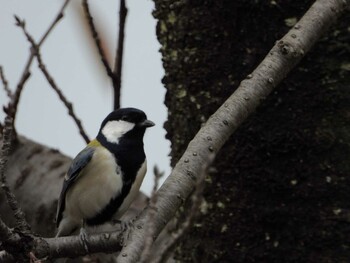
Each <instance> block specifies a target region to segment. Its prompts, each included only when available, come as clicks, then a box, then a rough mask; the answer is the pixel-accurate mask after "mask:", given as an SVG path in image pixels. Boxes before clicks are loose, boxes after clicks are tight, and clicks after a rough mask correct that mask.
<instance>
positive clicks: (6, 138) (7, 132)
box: [0, 116, 30, 233]
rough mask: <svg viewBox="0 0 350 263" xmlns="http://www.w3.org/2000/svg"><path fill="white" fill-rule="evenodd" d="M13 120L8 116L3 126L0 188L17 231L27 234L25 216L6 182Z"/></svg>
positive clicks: (28, 230)
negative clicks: (9, 208) (11, 212)
mask: <svg viewBox="0 0 350 263" xmlns="http://www.w3.org/2000/svg"><path fill="white" fill-rule="evenodd" d="M12 122H13V119H12V118H11V117H9V116H6V118H5V125H4V129H3V139H2V148H1V153H0V154H1V156H0V176H1V178H0V179H1V188H2V189H3V190H4V193H5V196H6V198H7V203H8V204H9V206H10V207H11V209H12V211H13V213H14V216H15V218H16V221H17V222H16V223H17V226H18V229H19V230H20V231H22V232H25V233H28V232H30V226H29V224H28V223H27V221H26V219H25V215H24V213H23V211H22V209H21V208H20V206H19V205H18V203H17V200H16V198H15V196H14V194H13V193H12V192H11V190H10V188H9V186H8V184H7V180H6V175H5V171H6V165H7V161H8V156H9V154H10V150H11V146H12V131H13V123H12Z"/></svg>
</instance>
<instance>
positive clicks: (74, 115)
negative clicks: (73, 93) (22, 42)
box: [16, 18, 90, 143]
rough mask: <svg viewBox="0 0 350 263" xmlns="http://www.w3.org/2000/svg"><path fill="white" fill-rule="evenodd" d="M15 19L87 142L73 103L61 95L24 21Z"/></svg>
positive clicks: (41, 67) (42, 69)
mask: <svg viewBox="0 0 350 263" xmlns="http://www.w3.org/2000/svg"><path fill="white" fill-rule="evenodd" d="M16 20H17V26H19V27H20V28H22V30H23V32H24V34H25V35H26V37H27V40H28V41H29V42H30V44H31V45H32V50H33V54H34V56H35V57H36V58H37V60H38V64H39V68H40V69H41V71H42V73H43V74H44V76H45V77H46V79H47V81H48V82H49V84H50V85H51V87H52V88H53V89H54V91H56V93H57V95H58V97H59V98H60V100H61V101H62V102H63V104H64V105H65V106H66V108H67V109H68V114H69V115H70V116H71V117H72V118H73V120H74V122H75V124H76V125H77V127H78V129H79V132H80V134H81V136H82V137H83V138H84V140H85V142H86V143H89V142H90V139H89V137H88V136H87V134H86V132H85V131H84V128H83V125H82V124H81V121H80V119H79V118H78V117H77V116H76V114H75V113H74V109H73V104H72V103H71V102H69V101H68V100H67V98H66V97H65V96H64V95H63V93H62V91H61V89H60V88H59V87H58V86H57V84H56V82H55V80H54V79H53V78H52V76H51V75H50V73H49V72H48V70H47V68H46V66H45V65H44V63H43V61H42V58H41V55H40V50H39V46H38V45H37V44H36V43H35V40H34V39H33V37H32V36H31V35H30V34H29V33H28V32H27V30H26V28H25V23H24V21H23V20H20V19H19V18H16Z"/></svg>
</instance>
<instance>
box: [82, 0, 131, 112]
mask: <svg viewBox="0 0 350 263" xmlns="http://www.w3.org/2000/svg"><path fill="white" fill-rule="evenodd" d="M83 8H84V13H85V16H86V19H87V21H88V25H89V28H90V32H91V35H92V38H93V39H94V41H95V44H96V47H97V50H98V53H99V55H100V58H101V61H102V64H103V66H104V68H105V70H106V73H107V76H108V77H109V78H110V79H111V81H112V85H113V91H114V106H113V107H114V109H118V108H120V91H121V75H122V64H123V50H124V31H125V20H126V15H127V13H128V10H127V8H126V5H125V0H120V9H119V34H118V35H119V37H118V44H117V49H116V55H115V61H114V70H113V71H112V69H111V67H110V65H109V63H108V60H107V57H106V55H105V52H104V50H103V48H102V45H101V40H100V37H99V35H98V32H97V30H96V27H95V24H94V20H93V17H92V15H91V12H90V7H89V4H88V0H83Z"/></svg>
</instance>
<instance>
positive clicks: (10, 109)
mask: <svg viewBox="0 0 350 263" xmlns="http://www.w3.org/2000/svg"><path fill="white" fill-rule="evenodd" d="M69 1H70V0H66V1H65V2H64V4H63V5H62V7H61V9H60V10H59V12H58V14H57V16H56V18H55V19H54V20H53V22H52V23H51V24H50V26H49V28H48V29H47V30H46V32H45V33H44V35H43V36H42V37H41V39H40V41H39V44H38V45H39V47H40V46H41V45H42V44H43V43H44V41H45V40H46V38H47V37H48V35H49V34H50V33H51V32H52V30H53V29H54V27H55V26H56V25H57V23H58V22H59V21H60V20H61V19H62V17H63V15H64V10H65V8H66V6H67V5H68V3H69ZM33 59H34V54H33V52H31V53H30V55H29V58H28V60H27V63H26V64H25V66H24V70H23V73H22V75H21V78H20V80H19V82H18V84H17V87H16V90H15V92H14V94H13V100H12V102H11V103H10V104H9V105H8V106H7V107H6V108H4V109H5V112H6V113H7V114H8V115H10V116H11V117H12V118H13V133H14V134H16V130H15V127H14V123H15V120H16V114H17V108H18V103H19V100H20V97H21V94H22V90H23V87H24V84H25V83H26V82H27V80H28V79H29V77H30V67H31V65H32V62H33Z"/></svg>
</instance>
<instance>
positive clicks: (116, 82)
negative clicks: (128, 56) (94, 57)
mask: <svg viewBox="0 0 350 263" xmlns="http://www.w3.org/2000/svg"><path fill="white" fill-rule="evenodd" d="M127 14H128V9H127V8H126V5H125V0H120V7H119V36H118V45H117V50H116V54H115V61H114V70H113V76H114V77H113V79H112V82H113V89H114V109H115V110H116V109H118V108H120V92H121V82H122V67H123V53H124V36H125V34H124V31H125V20H126V15H127Z"/></svg>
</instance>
